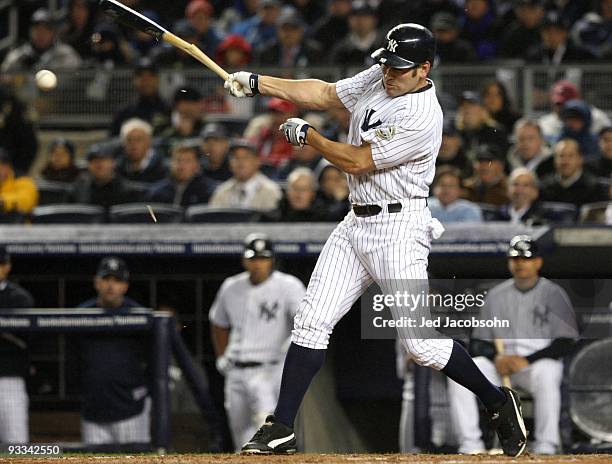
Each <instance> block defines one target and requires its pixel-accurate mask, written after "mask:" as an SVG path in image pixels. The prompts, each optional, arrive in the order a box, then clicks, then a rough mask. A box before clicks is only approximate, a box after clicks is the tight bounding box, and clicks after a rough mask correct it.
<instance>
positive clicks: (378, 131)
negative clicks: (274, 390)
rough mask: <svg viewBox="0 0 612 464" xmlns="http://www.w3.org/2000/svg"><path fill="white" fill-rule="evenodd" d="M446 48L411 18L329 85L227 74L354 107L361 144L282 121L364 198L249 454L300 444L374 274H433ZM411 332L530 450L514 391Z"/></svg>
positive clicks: (239, 84)
mask: <svg viewBox="0 0 612 464" xmlns="http://www.w3.org/2000/svg"><path fill="white" fill-rule="evenodd" d="M434 55H435V40H434V38H433V35H432V34H431V32H430V31H429V30H428V29H426V28H424V27H423V26H420V25H418V24H400V25H399V26H396V27H394V28H393V29H391V30H390V31H389V32H388V33H387V35H386V40H385V46H384V48H381V49H379V50H377V51H376V52H374V53H373V55H372V58H373V59H374V60H375V62H377V63H378V64H376V65H374V66H372V67H371V68H369V69H367V70H365V71H363V72H361V73H359V74H357V75H356V76H354V77H351V78H348V79H343V80H340V81H338V82H336V83H327V82H323V81H319V80H314V79H305V80H288V79H279V78H274V77H270V76H259V75H257V74H252V73H249V72H244V71H241V72H238V73H234V74H232V75H230V78H229V79H228V80H227V81H226V83H225V86H226V88H227V89H228V90H229V91H230V93H231V94H232V95H234V96H236V97H247V96H253V95H255V94H258V93H259V94H262V95H269V96H275V97H279V98H283V99H285V100H289V101H292V102H294V103H296V104H298V105H302V106H304V107H308V108H313V109H320V110H326V109H332V108H346V109H347V110H348V111H349V112H350V113H351V119H350V128H349V136H348V142H349V143H339V142H334V141H332V140H329V139H327V138H325V137H323V136H322V135H321V134H320V133H319V132H317V131H316V130H315V129H314V128H313V127H311V126H310V124H309V123H308V122H307V121H305V120H303V119H299V118H291V119H288V120H287V121H286V122H285V123H284V124H283V125H282V126H281V130H282V131H283V133H284V134H285V137H286V138H287V140H288V141H289V142H290V143H291V144H293V145H295V146H302V145H304V144H309V145H311V146H312V147H314V148H315V149H316V150H317V151H318V152H319V153H321V154H322V155H323V156H324V157H325V158H326V159H327V160H328V161H330V162H331V163H332V164H334V165H336V166H337V167H338V168H340V169H341V170H343V171H344V172H346V173H347V174H348V179H349V187H350V192H351V193H350V196H351V202H352V203H353V207H352V210H351V211H350V212H349V213H348V214H347V216H346V217H345V218H344V220H343V221H342V222H341V223H340V224H339V225H338V226H337V227H336V229H335V230H334V232H333V233H332V234H331V235H330V237H329V239H328V240H327V243H326V244H325V246H324V247H323V250H322V251H321V255H320V256H319V259H318V261H317V264H316V266H315V269H314V271H313V274H312V277H311V280H310V283H309V285H308V289H307V291H306V295H305V297H304V299H303V300H302V302H301V304H300V307H299V309H298V313H297V315H296V317H295V321H294V329H293V335H292V344H291V346H290V347H289V351H288V353H287V357H286V360H285V365H284V370H283V377H282V382H281V391H280V395H279V400H278V403H277V406H276V409H275V412H274V415H271V416H269V417H267V418H266V422H265V423H264V425H263V426H262V427H261V428H260V429H259V430H258V431H257V433H256V434H255V435H254V436H253V438H252V439H251V440H250V441H249V442H247V443H246V444H245V445H244V446H243V448H242V451H243V452H245V453H268V454H270V453H291V452H295V451H296V442H295V435H294V432H293V423H294V420H295V416H296V414H297V410H298V408H299V406H300V404H301V401H302V398H303V396H304V394H305V393H306V390H307V389H308V386H309V385H310V382H311V380H312V378H313V377H314V375H315V374H316V372H317V371H318V370H319V369H320V367H321V366H322V364H323V362H324V360H325V351H326V348H327V344H328V341H329V336H330V334H331V332H332V330H333V328H334V326H335V325H336V323H337V322H338V321H339V320H340V318H342V316H343V315H344V314H346V312H347V311H348V310H349V309H350V308H351V306H352V305H353V303H354V302H355V301H356V300H357V298H359V296H360V295H361V294H362V293H363V292H364V291H365V289H366V288H367V287H368V286H369V285H370V284H371V283H372V282H374V281H376V283H377V284H379V285H380V287H381V288H382V290H383V291H384V292H385V293H394V292H395V291H396V290H400V291H401V290H405V289H406V287H407V288H408V290H410V287H411V286H412V285H413V284H414V282H423V281H425V282H426V279H427V260H428V254H429V248H430V240H431V238H432V237H436V236H438V235H439V233H440V232H441V230H440V229H441V225H440V224H439V223H438V222H437V221H435V220H433V219H432V217H431V214H430V212H429V209H428V208H427V202H426V199H427V197H428V195H429V184H430V183H431V181H432V179H433V176H434V168H435V160H436V156H437V153H438V149H439V148H440V143H441V139H442V122H443V117H442V110H441V108H440V105H439V103H438V100H437V98H436V90H435V86H434V84H433V82H432V81H431V80H430V79H428V74H429V71H430V70H431V66H432V63H433V59H434ZM431 330H433V329H431ZM399 338H401V340H402V342H403V344H404V346H405V348H406V350H407V351H408V353H409V354H410V356H411V357H412V358H413V360H414V361H415V362H416V363H418V364H421V365H424V366H429V367H432V368H434V369H437V370H442V371H443V372H444V373H445V374H446V375H448V376H449V377H451V378H453V379H454V380H456V381H457V382H458V383H460V384H462V385H464V386H465V387H466V388H468V389H469V390H471V391H473V392H474V393H475V394H476V395H477V396H478V397H479V398H480V399H481V400H482V401H483V403H484V404H485V406H486V407H487V409H488V410H489V412H490V413H491V418H492V421H493V422H494V423H495V424H497V425H499V427H498V429H497V430H498V433H499V435H500V439H501V442H502V444H503V447H504V450H505V452H506V453H507V454H509V455H512V456H518V455H519V454H521V453H522V452H523V450H524V447H525V440H526V433H525V428H524V424H523V421H522V417H521V413H520V404H519V402H518V397H517V396H516V395H515V394H514V393H513V392H512V391H511V390H509V389H507V390H503V389H501V388H498V387H496V386H495V385H493V384H492V383H490V382H489V381H488V380H487V379H486V377H485V376H484V375H483V374H482V373H481V372H480V371H479V370H478V368H477V367H476V365H475V364H474V363H473V361H472V359H471V357H470V356H469V354H468V353H467V352H466V351H465V350H464V349H463V348H462V347H461V346H460V345H459V344H457V343H454V342H453V341H452V340H451V339H448V338H443V337H441V336H439V335H438V336H437V338H435V335H434V334H432V333H431V332H430V331H428V330H427V329H423V328H420V327H419V328H403V329H400V333H399Z"/></svg>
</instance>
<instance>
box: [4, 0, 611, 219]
mask: <svg viewBox="0 0 612 464" xmlns="http://www.w3.org/2000/svg"><path fill="white" fill-rule="evenodd" d="M124 3H126V4H128V5H129V6H131V7H133V8H135V9H137V10H139V11H142V12H143V14H145V15H146V16H148V17H151V18H152V19H154V20H158V21H159V22H160V23H162V24H165V25H172V30H173V32H175V33H176V34H177V35H179V36H181V37H183V38H185V39H186V40H189V41H191V42H193V43H196V44H197V45H198V46H199V47H200V48H201V49H202V50H203V51H205V52H206V53H208V54H209V55H210V56H214V57H215V58H216V60H217V61H218V62H219V63H220V64H221V65H222V66H226V67H228V68H244V67H245V66H247V65H252V66H274V67H280V68H287V73H289V74H290V73H291V72H293V71H292V70H293V69H295V68H305V67H308V66H312V65H324V66H325V65H336V64H338V63H342V65H344V66H346V65H353V66H357V67H359V66H362V67H365V66H369V65H371V64H372V61H371V58H370V53H371V52H372V51H373V50H375V49H376V48H378V47H379V46H380V44H381V42H382V40H383V37H382V36H381V31H384V30H387V28H388V27H389V25H392V24H393V23H395V22H397V21H398V18H401V20H402V21H413V22H418V23H421V24H425V25H428V26H429V27H430V28H431V29H432V31H433V32H434V34H435V35H436V38H437V41H438V53H437V61H438V63H439V64H446V63H466V62H474V63H486V62H495V60H499V59H522V60H524V61H526V62H527V63H540V64H548V65H558V64H566V63H580V62H582V63H588V62H605V61H610V60H612V27H610V24H612V0H600V1H594V2H589V1H585V2H565V1H559V0H516V1H503V0H500V1H493V0H465V1H463V2H459V1H455V0H421V1H414V2H404V1H397V0H387V1H374V0H370V1H365V0H355V1H349V0H330V1H327V2H324V1H322V0H319V1H317V0H293V1H285V2H281V1H279V0H250V1H241V0H236V1H230V0H225V1H223V0H219V1H210V2H209V1H207V0H191V1H189V2H187V4H186V6H185V7H184V8H183V3H182V2H177V4H175V5H168V4H163V5H162V2H158V1H154V0H151V1H146V0H130V1H127V2H124ZM44 5H45V2H36V1H31V2H27V5H24V8H20V15H21V16H22V18H21V21H22V22H26V25H27V26H28V27H25V28H22V29H23V30H24V31H25V33H24V37H22V39H23V40H22V43H20V44H18V45H17V46H16V47H15V48H13V49H11V50H10V51H8V53H6V54H5V56H4V57H3V59H2V64H1V68H0V69H1V71H2V73H3V81H4V82H10V80H8V79H6V78H5V77H6V76H7V75H9V74H10V73H18V72H34V71H36V70H39V69H64V70H65V69H77V68H78V69H84V68H94V69H96V68H98V69H112V68H122V67H124V68H130V69H133V91H134V101H133V102H129V103H127V104H126V106H125V107H123V108H122V109H120V110H119V111H118V112H117V113H116V114H115V115H114V117H113V120H112V123H111V124H110V127H108V138H107V140H104V141H102V142H101V143H96V144H94V145H91V146H89V147H88V149H87V150H86V153H85V156H84V157H83V156H78V154H77V150H76V149H75V143H74V141H71V140H68V139H64V138H58V139H56V140H54V141H53V142H52V143H51V144H50V145H49V146H48V147H39V146H38V144H37V128H36V126H35V124H33V123H32V122H31V121H30V120H29V118H28V113H29V111H28V108H27V107H25V106H24V104H23V103H21V102H20V101H19V100H18V99H17V98H16V97H15V96H14V95H13V94H12V92H11V89H10V85H4V86H3V88H2V89H1V92H0V101H1V102H2V105H1V108H2V120H3V124H2V125H1V127H0V146H1V148H2V151H1V152H0V205H1V207H2V210H3V213H2V214H0V220H1V221H2V222H20V221H29V220H30V217H31V214H32V212H33V211H35V210H34V208H35V206H37V205H48V204H55V203H79V204H82V203H85V204H93V205H98V206H101V207H103V208H105V209H108V208H110V207H111V206H113V205H117V204H123V203H134V202H152V203H166V204H171V205H175V206H177V207H182V208H187V207H190V206H193V205H203V204H205V205H209V206H210V207H211V208H242V209H247V210H252V211H255V212H257V214H256V215H253V216H252V218H253V219H255V220H260V221H338V220H340V219H342V217H343V216H344V214H345V213H346V212H347V211H348V210H349V208H350V204H349V199H348V187H347V184H346V179H345V176H343V175H342V173H341V172H340V171H339V170H337V169H336V168H335V167H334V166H331V165H329V164H328V163H327V162H326V161H325V160H324V159H323V158H322V157H321V155H320V154H318V153H316V151H315V150H313V149H312V148H310V147H308V146H305V147H303V148H293V147H292V146H291V145H289V143H287V142H286V141H285V139H284V137H283V136H282V135H281V134H280V133H279V132H278V131H277V130H276V128H277V127H278V126H279V125H280V124H281V123H282V122H283V121H284V120H285V119H287V118H288V117H294V116H303V114H302V113H300V110H299V109H298V108H297V107H296V106H295V105H293V104H291V103H289V102H286V101H282V100H279V99H270V100H268V101H265V102H264V103H263V106H262V108H264V111H262V112H260V113H256V114H255V115H253V117H252V118H250V119H249V121H248V123H247V124H246V127H237V126H236V125H232V124H227V123H226V124H224V123H223V122H211V121H209V120H208V119H207V115H208V114H209V113H216V112H219V111H221V112H222V111H224V105H225V102H226V100H224V97H223V96H222V95H213V96H211V95H206V94H204V93H203V92H202V91H201V90H200V89H198V88H195V87H192V86H189V85H179V86H177V88H176V89H175V91H174V95H173V97H172V98H171V100H170V101H166V100H165V99H164V98H163V97H162V96H161V93H160V72H161V70H163V69H168V68H171V69H174V70H179V71H180V70H182V69H187V68H190V67H194V66H198V64H197V63H196V62H195V61H194V60H193V59H192V58H191V57H190V56H188V55H186V54H185V53H183V52H181V51H179V50H177V49H176V48H173V47H171V46H169V45H168V44H164V43H163V42H157V41H155V40H154V39H153V38H151V37H150V36H148V35H146V34H142V33H139V32H135V31H133V30H130V29H127V28H123V27H120V26H118V25H117V24H115V23H113V22H110V21H109V19H108V18H107V17H105V15H104V14H103V13H102V12H101V11H99V10H98V7H97V4H96V2H89V1H86V0H71V1H68V2H67V3H66V5H65V7H66V8H65V14H64V15H63V17H57V15H54V14H52V13H51V12H50V11H48V10H46V9H44V8H40V6H44ZM454 105H455V106H456V112H455V111H452V112H447V113H446V114H447V121H446V124H445V129H444V136H443V143H442V147H441V149H440V153H439V156H438V161H437V164H438V167H439V168H441V167H442V166H444V167H445V168H444V169H438V174H437V176H436V178H435V180H434V184H433V188H432V194H433V196H432V198H431V199H430V205H431V208H432V212H433V214H434V216H436V217H438V218H440V219H441V220H442V221H443V222H453V221H463V222H465V221H482V220H485V221H489V220H497V221H511V222H519V221H521V222H525V223H530V224H542V223H558V222H561V223H571V222H575V221H583V222H600V223H605V222H606V221H608V222H611V221H612V208H609V207H608V206H607V202H608V201H609V200H610V174H611V166H612V128H611V127H612V123H611V122H610V118H609V117H608V116H607V115H606V112H605V111H602V109H600V108H597V107H595V106H592V105H589V104H587V103H586V102H585V101H584V100H582V95H581V89H580V88H579V87H578V86H577V85H576V84H574V83H572V82H571V81H569V80H566V79H562V80H558V81H557V82H556V83H554V85H552V87H551V88H550V89H549V112H548V113H547V114H545V115H543V116H542V117H540V118H531V117H529V116H530V115H522V114H521V113H520V112H519V111H518V110H517V108H516V106H515V105H514V103H513V101H512V98H511V96H510V95H509V92H508V90H507V88H506V86H505V83H504V82H502V81H500V80H493V81H491V82H488V83H486V84H485V85H484V86H482V88H472V89H466V91H464V92H463V93H462V94H461V95H460V96H459V98H458V99H457V101H456V102H455V104H454ZM307 118H308V119H309V120H312V121H313V123H314V125H315V127H317V129H318V130H320V131H321V132H323V133H324V134H325V135H326V136H328V137H330V138H332V139H335V140H344V139H345V138H346V129H347V127H348V121H347V114H345V113H343V112H339V111H330V112H328V113H326V114H320V113H317V114H313V113H309V114H308V115H307ZM37 153H38V154H39V156H40V154H41V153H42V156H45V157H46V160H45V163H44V167H43V169H42V170H38V171H36V172H33V170H32V169H31V168H32V165H33V162H34V160H35V158H36V156H37ZM28 175H29V177H28ZM585 205H587V206H586V207H585ZM606 217H607V219H606ZM105 219H106V220H110V221H121V220H126V219H125V217H124V218H123V219H117V218H113V217H112V216H111V215H108V214H107V215H106V216H105ZM33 220H34V222H36V217H35V214H34V219H33Z"/></svg>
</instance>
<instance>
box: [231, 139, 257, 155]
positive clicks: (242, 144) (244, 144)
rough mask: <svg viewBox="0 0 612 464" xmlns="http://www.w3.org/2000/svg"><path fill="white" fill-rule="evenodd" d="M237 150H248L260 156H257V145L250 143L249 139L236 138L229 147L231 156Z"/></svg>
mask: <svg viewBox="0 0 612 464" xmlns="http://www.w3.org/2000/svg"><path fill="white" fill-rule="evenodd" d="M237 148H246V149H247V150H249V152H251V153H252V154H253V155H255V156H259V155H258V154H257V147H256V146H255V144H254V143H252V142H250V141H248V140H247V139H243V138H234V139H232V140H231V141H230V146H229V152H230V154H232V153H233V152H234V150H236V149H237Z"/></svg>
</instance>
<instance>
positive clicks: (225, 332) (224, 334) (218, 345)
mask: <svg viewBox="0 0 612 464" xmlns="http://www.w3.org/2000/svg"><path fill="white" fill-rule="evenodd" d="M210 333H211V337H212V342H213V348H214V350H215V356H216V357H219V356H223V354H224V353H225V349H226V348H227V344H228V342H229V333H230V331H229V329H226V328H224V327H219V326H217V325H211V327H210Z"/></svg>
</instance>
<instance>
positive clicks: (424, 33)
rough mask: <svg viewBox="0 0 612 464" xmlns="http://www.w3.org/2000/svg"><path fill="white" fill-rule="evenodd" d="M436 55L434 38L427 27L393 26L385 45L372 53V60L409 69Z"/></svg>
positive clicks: (413, 25)
mask: <svg viewBox="0 0 612 464" xmlns="http://www.w3.org/2000/svg"><path fill="white" fill-rule="evenodd" d="M435 55H436V39H435V38H434V36H433V34H432V33H431V31H430V30H429V29H427V28H426V27H423V26H421V25H420V24H414V23H408V24H400V25H399V26H395V27H394V28H393V29H391V30H390V31H389V32H387V36H386V37H385V46H384V47H383V48H379V49H378V50H376V51H375V52H374V53H372V58H373V59H374V61H376V62H377V63H380V64H386V65H387V66H391V67H392V68H398V69H410V68H414V67H416V66H418V65H420V64H423V63H425V62H426V61H429V62H430V63H431V64H432V65H433V62H434V57H435Z"/></svg>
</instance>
